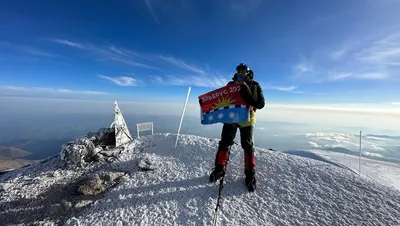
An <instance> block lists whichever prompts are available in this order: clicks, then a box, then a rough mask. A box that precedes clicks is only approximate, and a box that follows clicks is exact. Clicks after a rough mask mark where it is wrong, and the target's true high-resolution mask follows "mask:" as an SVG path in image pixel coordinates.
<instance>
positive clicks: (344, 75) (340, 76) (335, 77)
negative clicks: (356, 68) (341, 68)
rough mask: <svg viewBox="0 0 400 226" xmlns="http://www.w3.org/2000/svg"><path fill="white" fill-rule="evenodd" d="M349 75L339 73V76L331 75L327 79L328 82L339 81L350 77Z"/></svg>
mask: <svg viewBox="0 0 400 226" xmlns="http://www.w3.org/2000/svg"><path fill="white" fill-rule="evenodd" d="M351 75H352V74H351V73H339V74H334V75H331V76H330V77H329V79H330V80H340V79H344V78H347V77H350V76H351Z"/></svg>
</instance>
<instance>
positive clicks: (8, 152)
mask: <svg viewBox="0 0 400 226" xmlns="http://www.w3.org/2000/svg"><path fill="white" fill-rule="evenodd" d="M31 154H32V153H30V152H27V151H24V150H22V149H19V148H15V147H7V146H0V157H3V158H8V159H15V158H23V157H25V156H28V155H31Z"/></svg>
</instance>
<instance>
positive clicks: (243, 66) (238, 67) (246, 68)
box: [236, 63, 250, 72]
mask: <svg viewBox="0 0 400 226" xmlns="http://www.w3.org/2000/svg"><path fill="white" fill-rule="evenodd" d="M239 70H245V71H246V72H247V71H248V70H250V68H249V67H248V66H247V65H246V64H244V63H240V64H239V65H238V66H236V71H239Z"/></svg>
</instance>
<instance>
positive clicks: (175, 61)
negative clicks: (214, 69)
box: [160, 56, 206, 75]
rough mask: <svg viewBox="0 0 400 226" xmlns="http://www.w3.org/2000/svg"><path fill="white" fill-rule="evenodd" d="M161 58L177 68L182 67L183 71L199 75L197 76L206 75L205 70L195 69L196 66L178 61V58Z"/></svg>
mask: <svg viewBox="0 0 400 226" xmlns="http://www.w3.org/2000/svg"><path fill="white" fill-rule="evenodd" d="M160 58H161V59H163V60H165V61H167V62H168V63H170V64H173V65H175V66H177V67H180V68H182V69H185V70H188V71H191V72H194V73H197V74H202V75H205V74H206V72H205V71H204V70H203V69H201V68H198V67H195V66H192V65H189V64H187V63H186V62H184V61H183V60H180V59H176V58H174V57H171V56H160Z"/></svg>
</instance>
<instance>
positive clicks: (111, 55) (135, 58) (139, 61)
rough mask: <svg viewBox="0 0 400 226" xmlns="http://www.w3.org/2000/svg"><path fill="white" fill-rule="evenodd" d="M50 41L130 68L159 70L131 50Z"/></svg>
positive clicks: (64, 41) (56, 40)
mask: <svg viewBox="0 0 400 226" xmlns="http://www.w3.org/2000/svg"><path fill="white" fill-rule="evenodd" d="M50 41H52V42H54V43H57V44H61V45H66V46H69V47H72V48H77V49H81V50H84V51H87V52H88V53H91V54H93V55H95V56H97V57H100V58H101V59H102V60H112V61H115V62H119V63H123V64H126V65H129V66H134V67H142V68H149V69H157V68H156V67H153V66H150V65H149V64H150V62H148V60H147V57H145V56H143V55H141V54H139V53H135V52H133V51H131V50H127V49H122V48H117V47H115V46H114V45H107V46H95V45H92V44H83V43H78V42H72V41H69V40H61V39H54V38H53V39H50Z"/></svg>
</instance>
